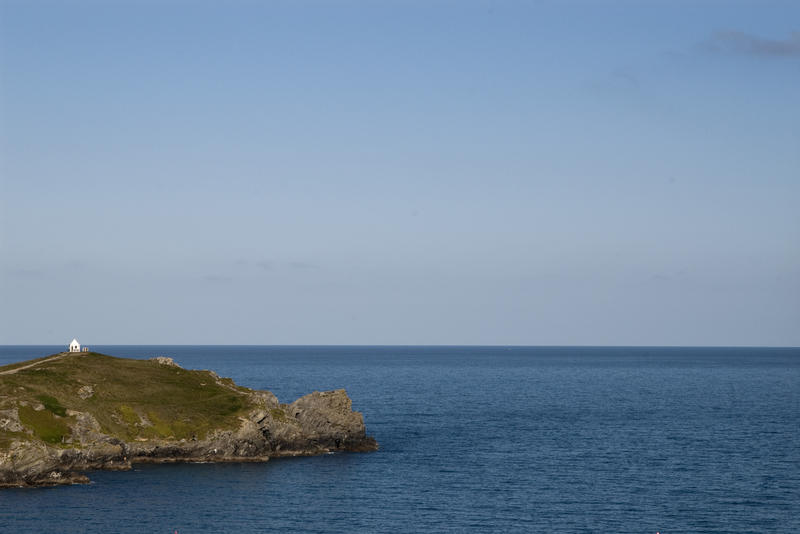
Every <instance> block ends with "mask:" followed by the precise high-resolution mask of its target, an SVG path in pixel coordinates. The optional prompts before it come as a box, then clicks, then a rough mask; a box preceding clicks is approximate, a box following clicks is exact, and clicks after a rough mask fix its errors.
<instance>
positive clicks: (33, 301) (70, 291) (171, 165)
mask: <svg viewBox="0 0 800 534" xmlns="http://www.w3.org/2000/svg"><path fill="white" fill-rule="evenodd" d="M0 6H2V7H0V15H1V17H0V47H1V49H0V54H1V55H0V61H1V65H2V67H1V68H2V70H1V71H0V74H1V75H2V77H1V78H0V83H1V84H2V85H1V86H0V91H2V92H1V93H0V113H2V115H0V118H1V119H2V121H1V122H0V124H1V127H0V128H1V129H0V150H1V152H0V156H1V157H2V160H1V161H0V165H1V167H0V172H1V173H2V174H1V176H2V182H0V195H2V197H1V198H0V210H2V213H0V225H1V226H0V239H1V241H0V300H1V301H2V305H0V343H7V344H11V343H62V342H67V341H69V340H70V339H72V337H73V336H77V337H78V338H79V339H80V340H81V341H82V342H86V343H88V344H92V343H95V344H97V343H104V344H105V343H120V344H122V343H143V344H150V343H153V344H158V343H222V344H226V343H231V344H238V343H241V344H262V343H263V344H328V343H331V344H340V343H344V344H350V343H352V344H526V345H553V344H555V345H594V344H600V345H779V346H783V345H792V346H797V345H800V210H798V209H797V204H798V201H799V200H800V4H798V3H797V2H772V1H764V0H762V1H758V2H755V1H754V2H723V1H707V2H702V1H693V2H689V1H672V2H658V1H653V2H644V1H640V2H633V1H628V2H611V1H599V0H596V1H585V2H577V1H572V2H554V1H546V0H545V1H537V2H533V1H531V2H504V1H492V2H472V1H464V2H444V1H430V2H413V1H404V2H357V1H349V2H335V1H329V2H327V1H326V2H322V1H320V2H263V3H262V2H244V1H240V2H178V1H175V2H148V1H139V2H37V1H34V2H13V1H4V2H2V3H0Z"/></svg>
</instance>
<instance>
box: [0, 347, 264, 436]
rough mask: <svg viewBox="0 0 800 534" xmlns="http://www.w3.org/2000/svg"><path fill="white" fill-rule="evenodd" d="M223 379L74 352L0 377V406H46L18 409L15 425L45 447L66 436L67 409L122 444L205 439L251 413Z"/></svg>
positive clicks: (245, 401) (241, 391)
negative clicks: (88, 417) (83, 393)
mask: <svg viewBox="0 0 800 534" xmlns="http://www.w3.org/2000/svg"><path fill="white" fill-rule="evenodd" d="M27 363H30V362H21V363H20V364H15V365H17V367H20V366H22V365H23V364H27ZM6 367H8V366H6ZM221 382H222V385H221V384H218V383H217V381H216V380H215V379H214V378H213V376H212V375H211V374H210V373H209V372H207V371H190V370H186V369H180V368H177V367H171V366H166V365H160V364H157V363H155V362H151V361H147V360H130V359H123V358H114V357H111V356H105V355H102V354H97V353H75V354H69V355H67V356H65V357H63V358H60V359H58V360H55V361H48V362H44V363H41V364H39V365H38V366H35V367H31V368H29V369H22V370H19V371H17V372H16V373H15V374H10V375H0V409H3V407H4V406H5V407H10V406H9V405H10V403H13V404H18V402H19V401H20V400H27V401H29V402H30V403H31V404H32V405H35V404H38V403H41V404H43V405H44V406H45V410H41V411H39V412H35V410H33V409H32V408H29V409H28V408H26V407H20V420H21V422H22V424H23V425H24V426H26V427H27V428H30V429H31V430H33V431H34V434H35V435H36V436H37V437H39V438H40V439H42V440H43V441H47V442H49V443H56V442H61V439H62V437H64V436H65V435H68V434H69V432H68V430H69V429H68V428H66V424H67V423H66V421H71V418H64V416H65V415H66V413H67V410H68V409H71V410H75V411H79V412H89V413H91V414H92V415H93V416H94V417H95V419H97V421H98V422H99V423H100V426H101V428H102V429H103V431H104V432H105V433H107V434H110V435H112V436H116V437H120V438H122V439H131V438H133V437H144V438H152V437H160V438H174V439H182V438H187V439H188V438H192V437H197V438H199V439H202V438H203V437H205V436H206V435H207V434H208V433H209V432H211V431H213V430H217V429H233V428H236V427H238V425H239V419H238V418H239V417H241V416H243V415H246V413H247V412H249V410H250V409H251V408H252V406H251V405H250V403H249V400H248V399H247V397H246V395H245V393H246V392H247V391H249V390H248V389H247V388H242V387H240V386H236V385H235V384H233V381H232V380H230V379H224V380H222V381H221ZM85 385H90V386H92V388H93V389H94V395H93V396H91V397H89V398H88V399H81V398H80V396H78V390H79V389H80V388H81V387H82V386H85ZM23 412H24V413H25V420H24V421H23V420H22V419H23V415H22V413H23ZM59 416H60V417H59ZM62 418H63V419H62ZM144 418H146V420H147V421H149V422H150V423H151V426H148V425H147V424H146V421H145V420H144Z"/></svg>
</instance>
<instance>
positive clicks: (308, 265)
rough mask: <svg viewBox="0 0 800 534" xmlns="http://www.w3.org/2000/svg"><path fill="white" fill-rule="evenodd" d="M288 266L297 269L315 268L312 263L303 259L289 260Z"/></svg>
mask: <svg viewBox="0 0 800 534" xmlns="http://www.w3.org/2000/svg"><path fill="white" fill-rule="evenodd" d="M289 267H291V268H292V269H295V270H298V271H301V270H306V269H316V268H317V266H316V265H314V264H313V263H306V262H304V261H290V262H289Z"/></svg>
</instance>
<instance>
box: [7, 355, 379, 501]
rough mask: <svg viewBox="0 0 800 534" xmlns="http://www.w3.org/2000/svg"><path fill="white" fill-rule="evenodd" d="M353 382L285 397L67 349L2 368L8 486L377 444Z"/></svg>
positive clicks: (162, 363) (166, 366)
mask: <svg viewBox="0 0 800 534" xmlns="http://www.w3.org/2000/svg"><path fill="white" fill-rule="evenodd" d="M377 448H378V444H377V442H376V441H375V440H374V439H373V438H371V437H369V436H367V435H366V429H365V426H364V420H363V417H362V415H361V414H360V413H358V412H354V411H353V410H352V403H351V401H350V398H349V397H348V396H347V393H346V392H345V390H343V389H340V390H336V391H327V392H314V393H311V394H309V395H306V396H304V397H301V398H300V399H298V400H296V401H295V402H293V403H291V404H281V403H280V402H278V399H277V398H276V397H275V396H274V395H273V394H272V393H270V392H268V391H256V390H251V389H248V388H244V387H241V386H237V385H236V384H234V383H233V381H232V380H230V379H226V378H220V377H219V376H217V375H216V374H215V373H213V372H212V371H187V370H185V369H181V368H180V367H178V366H177V365H176V364H174V362H172V361H171V360H169V359H155V360H152V361H143V360H126V359H121V358H112V357H109V356H103V355H99V354H93V353H89V354H80V353H79V354H59V355H54V356H52V357H48V358H44V359H40V360H35V361H33V362H25V363H24V364H15V365H13V366H6V367H3V368H0V487H2V486H6V487H7V486H38V485H53V484H69V483H76V482H86V481H87V480H88V479H87V478H86V476H85V475H83V474H81V473H82V472H83V471H89V470H93V469H130V467H131V464H133V463H136V462H156V463H158V462H191V461H222V462H239V461H266V460H268V459H269V458H272V457H279V456H298V455H313V454H322V453H326V452H331V451H359V452H360V451H372V450H376V449H377Z"/></svg>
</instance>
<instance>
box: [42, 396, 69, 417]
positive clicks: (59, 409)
mask: <svg viewBox="0 0 800 534" xmlns="http://www.w3.org/2000/svg"><path fill="white" fill-rule="evenodd" d="M36 398H37V399H38V400H40V401H42V404H44V407H45V409H46V410H48V411H50V412H51V413H54V414H55V415H60V416H61V417H64V416H65V415H67V409H66V408H64V407H63V406H61V404H59V402H58V400H57V399H55V398H53V397H51V396H50V395H37V396H36Z"/></svg>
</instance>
